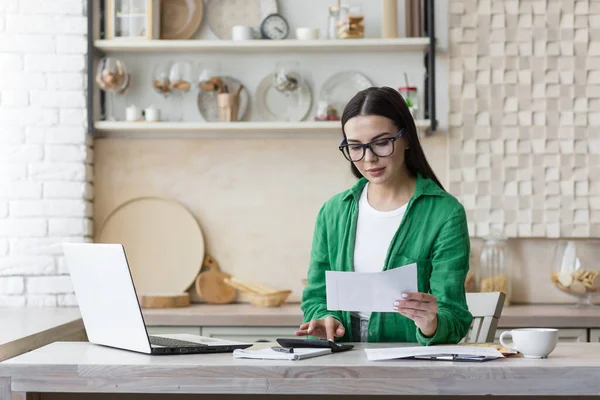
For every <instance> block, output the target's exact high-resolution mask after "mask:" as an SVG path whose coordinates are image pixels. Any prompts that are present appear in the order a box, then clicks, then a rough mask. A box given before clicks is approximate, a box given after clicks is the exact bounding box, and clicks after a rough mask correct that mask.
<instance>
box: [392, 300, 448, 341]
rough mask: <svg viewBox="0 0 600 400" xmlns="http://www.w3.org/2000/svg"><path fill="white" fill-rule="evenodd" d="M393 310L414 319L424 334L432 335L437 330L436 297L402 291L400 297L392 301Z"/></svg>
mask: <svg viewBox="0 0 600 400" xmlns="http://www.w3.org/2000/svg"><path fill="white" fill-rule="evenodd" d="M394 310H396V311H398V312H399V313H400V314H402V315H404V316H405V317H407V318H410V319H412V320H413V321H415V325H416V326H417V327H418V328H419V329H420V330H421V332H422V333H423V335H425V336H433V335H434V334H435V331H436V330H437V312H438V306H437V299H436V297H435V296H433V295H431V294H427V293H418V292H416V293H403V294H402V299H400V300H396V301H394Z"/></svg>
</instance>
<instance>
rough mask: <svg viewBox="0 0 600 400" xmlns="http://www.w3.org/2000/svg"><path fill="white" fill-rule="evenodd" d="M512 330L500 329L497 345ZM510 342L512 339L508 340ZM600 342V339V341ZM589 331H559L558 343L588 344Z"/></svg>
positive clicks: (497, 333)
mask: <svg viewBox="0 0 600 400" xmlns="http://www.w3.org/2000/svg"><path fill="white" fill-rule="evenodd" d="M510 330H511V329H510V328H498V329H496V334H495V340H494V342H495V343H500V335H501V334H502V332H504V331H510ZM508 340H509V341H510V340H511V339H508ZM598 340H599V341H600V339H598ZM587 341H588V331H587V329H584V328H582V329H559V330H558V342H559V343H561V342H587Z"/></svg>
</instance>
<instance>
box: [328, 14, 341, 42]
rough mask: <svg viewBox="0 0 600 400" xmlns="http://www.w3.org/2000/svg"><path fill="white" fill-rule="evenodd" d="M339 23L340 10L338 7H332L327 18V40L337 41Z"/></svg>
mask: <svg viewBox="0 0 600 400" xmlns="http://www.w3.org/2000/svg"><path fill="white" fill-rule="evenodd" d="M339 22H340V8H339V7H338V6H330V7H329V17H328V18H327V39H337V37H338V35H337V29H338V23H339Z"/></svg>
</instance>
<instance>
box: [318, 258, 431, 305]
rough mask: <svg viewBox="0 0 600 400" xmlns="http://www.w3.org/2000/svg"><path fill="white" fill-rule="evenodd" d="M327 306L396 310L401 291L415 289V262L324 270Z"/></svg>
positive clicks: (412, 290) (414, 290)
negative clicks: (359, 269) (379, 268)
mask: <svg viewBox="0 0 600 400" xmlns="http://www.w3.org/2000/svg"><path fill="white" fill-rule="evenodd" d="M325 282H326V295H327V309H328V310H343V311H364V312H396V311H395V310H394V301H396V300H399V299H400V298H401V295H402V293H405V292H418V291H419V290H418V284H417V283H418V280H417V264H415V263H413V264H408V265H404V266H401V267H397V268H393V269H390V270H386V271H381V272H342V271H326V272H325Z"/></svg>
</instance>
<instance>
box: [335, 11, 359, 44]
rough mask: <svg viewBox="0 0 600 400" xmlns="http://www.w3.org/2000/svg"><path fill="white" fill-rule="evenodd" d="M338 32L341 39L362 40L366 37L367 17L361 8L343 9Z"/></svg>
mask: <svg viewBox="0 0 600 400" xmlns="http://www.w3.org/2000/svg"><path fill="white" fill-rule="evenodd" d="M337 32H338V38H339V39H362V38H364V37H365V15H364V14H363V12H362V8H361V7H360V6H353V7H349V8H348V7H342V9H341V11H340V21H339V23H338V31H337Z"/></svg>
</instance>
